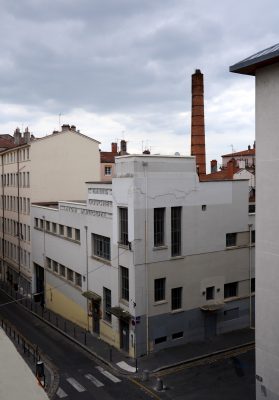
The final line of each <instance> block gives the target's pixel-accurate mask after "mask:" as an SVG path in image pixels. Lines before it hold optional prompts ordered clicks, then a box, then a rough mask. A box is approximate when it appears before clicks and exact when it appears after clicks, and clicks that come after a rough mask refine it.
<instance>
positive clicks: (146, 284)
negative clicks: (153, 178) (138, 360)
mask: <svg viewBox="0 0 279 400" xmlns="http://www.w3.org/2000/svg"><path fill="white" fill-rule="evenodd" d="M142 166H143V168H144V175H145V220H144V228H145V232H144V264H145V287H146V353H147V355H148V354H149V320H148V318H149V290H148V271H147V239H148V229H147V228H148V227H147V210H148V208H147V207H148V180H147V166H148V163H147V162H146V161H143V163H142Z"/></svg>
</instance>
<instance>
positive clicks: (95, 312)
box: [92, 302, 100, 335]
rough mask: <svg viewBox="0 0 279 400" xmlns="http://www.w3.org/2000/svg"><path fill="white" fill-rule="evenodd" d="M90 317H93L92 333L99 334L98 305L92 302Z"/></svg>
mask: <svg viewBox="0 0 279 400" xmlns="http://www.w3.org/2000/svg"><path fill="white" fill-rule="evenodd" d="M92 317H93V332H94V333H97V334H98V335H99V334H100V303H99V302H93V304H92Z"/></svg>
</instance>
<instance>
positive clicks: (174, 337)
mask: <svg viewBox="0 0 279 400" xmlns="http://www.w3.org/2000/svg"><path fill="white" fill-rule="evenodd" d="M171 338H172V339H173V340H174V339H181V338H183V332H176V333H173V334H172V335H171Z"/></svg>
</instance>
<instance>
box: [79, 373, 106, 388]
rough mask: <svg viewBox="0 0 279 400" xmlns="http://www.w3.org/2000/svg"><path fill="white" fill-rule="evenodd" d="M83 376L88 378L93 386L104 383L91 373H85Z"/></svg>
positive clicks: (100, 385) (99, 385)
mask: <svg viewBox="0 0 279 400" xmlns="http://www.w3.org/2000/svg"><path fill="white" fill-rule="evenodd" d="M84 376H85V378H86V379H89V380H90V382H92V383H93V384H94V385H95V386H97V387H102V386H104V384H103V383H102V382H100V381H99V380H98V379H97V378H95V376H93V375H91V374H86V375H84Z"/></svg>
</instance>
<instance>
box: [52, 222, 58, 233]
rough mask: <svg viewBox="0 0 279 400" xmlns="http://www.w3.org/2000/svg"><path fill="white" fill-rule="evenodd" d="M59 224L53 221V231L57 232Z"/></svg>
mask: <svg viewBox="0 0 279 400" xmlns="http://www.w3.org/2000/svg"><path fill="white" fill-rule="evenodd" d="M56 230H57V224H56V223H55V222H53V223H52V233H56Z"/></svg>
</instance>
